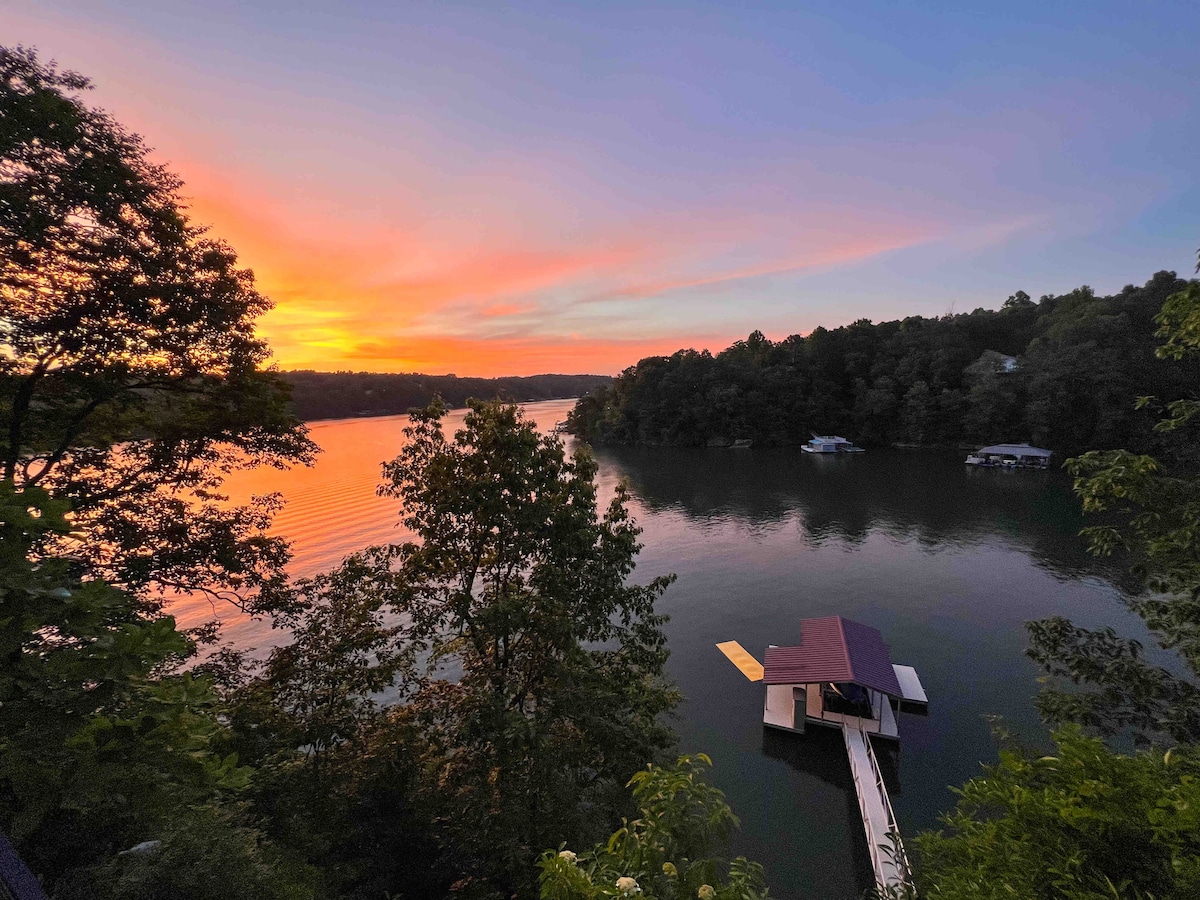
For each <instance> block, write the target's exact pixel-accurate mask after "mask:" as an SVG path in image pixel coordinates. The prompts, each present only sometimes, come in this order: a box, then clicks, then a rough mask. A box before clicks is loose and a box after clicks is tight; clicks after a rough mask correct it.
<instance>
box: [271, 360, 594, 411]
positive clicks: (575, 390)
mask: <svg viewBox="0 0 1200 900" xmlns="http://www.w3.org/2000/svg"><path fill="white" fill-rule="evenodd" d="M282 375H283V379H284V381H286V382H287V383H288V384H290V385H291V387H292V408H293V410H294V411H295V413H296V415H297V416H298V417H299V418H301V419H303V420H305V421H312V420H314V419H343V418H348V417H350V416H390V415H399V414H403V413H406V412H408V411H409V410H410V409H412V408H413V407H415V406H425V405H426V404H427V403H429V401H430V400H432V399H433V397H434V395H435V394H437V395H440V396H441V398H442V399H443V400H444V401H445V402H446V404H447V405H448V406H450V407H462V406H466V404H467V398H468V397H476V398H479V399H483V400H491V399H495V398H500V399H502V400H510V401H516V402H518V403H520V402H522V401H526V400H561V399H564V398H567V397H582V396H583V395H584V394H586V393H587V392H588V391H591V390H594V389H596V388H598V387H603V386H607V385H609V384H611V383H612V378H610V377H609V376H607V375H530V376H528V377H524V378H517V377H512V378H458V377H456V376H454V375H421V374H418V373H411V374H396V375H392V374H377V373H374V372H312V371H301V372H284V373H282Z"/></svg>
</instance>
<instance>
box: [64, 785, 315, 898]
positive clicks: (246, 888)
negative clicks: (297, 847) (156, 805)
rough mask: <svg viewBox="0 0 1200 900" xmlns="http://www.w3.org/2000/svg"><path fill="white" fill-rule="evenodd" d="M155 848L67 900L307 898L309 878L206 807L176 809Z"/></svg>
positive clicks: (67, 892)
mask: <svg viewBox="0 0 1200 900" xmlns="http://www.w3.org/2000/svg"><path fill="white" fill-rule="evenodd" d="M157 834H158V835H159V836H158V837H157V838H156V840H157V841H159V844H158V845H156V846H154V847H153V848H152V849H147V850H146V851H144V852H124V853H121V854H120V855H118V856H115V857H111V858H110V859H108V860H106V861H105V862H104V863H103V864H102V865H100V866H97V867H96V868H95V869H94V870H92V871H89V872H87V873H86V875H85V876H84V877H77V878H75V879H73V880H72V881H71V882H70V883H68V884H67V885H65V886H64V890H63V892H62V893H63V894H64V896H69V897H71V898H73V900H181V898H186V900H309V898H312V896H313V889H312V882H313V881H314V880H315V873H314V872H312V871H311V870H310V869H308V867H306V866H305V865H303V864H302V863H299V862H297V861H296V860H294V859H289V858H287V857H284V856H282V855H281V854H280V853H279V852H278V850H277V849H276V848H275V847H273V846H271V845H269V844H265V843H264V842H263V840H262V837H261V835H260V834H259V833H258V832H256V831H254V830H252V829H250V828H246V827H244V826H241V825H239V824H238V823H237V822H236V820H234V819H232V818H229V817H227V816H224V815H223V814H222V813H220V812H219V811H217V810H215V809H213V808H212V807H207V806H206V807H198V808H194V809H184V810H180V811H179V812H178V813H177V814H176V815H174V816H172V817H171V819H170V820H169V821H168V822H166V823H165V824H164V827H163V829H162V830H161V831H160V832H157Z"/></svg>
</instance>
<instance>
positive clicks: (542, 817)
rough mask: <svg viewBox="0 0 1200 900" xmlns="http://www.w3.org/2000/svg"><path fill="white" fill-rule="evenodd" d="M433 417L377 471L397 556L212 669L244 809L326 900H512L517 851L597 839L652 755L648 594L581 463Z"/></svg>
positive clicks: (653, 653) (659, 704)
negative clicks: (267, 650) (398, 504)
mask: <svg viewBox="0 0 1200 900" xmlns="http://www.w3.org/2000/svg"><path fill="white" fill-rule="evenodd" d="M443 412H444V410H443V407H442V406H441V405H440V403H435V404H434V405H432V406H431V407H429V408H428V409H426V410H424V411H421V412H418V413H415V414H414V415H413V417H412V424H411V425H410V427H409V428H408V429H407V432H406V436H407V439H408V440H407V443H406V444H405V446H404V449H403V450H402V451H401V453H400V455H399V456H398V457H397V458H396V459H395V460H393V461H392V462H390V463H388V464H386V465H385V467H384V472H385V477H386V481H385V483H384V485H383V487H382V488H381V493H385V494H389V495H392V496H397V497H399V498H400V499H402V500H403V501H404V524H405V525H406V526H407V527H408V528H409V529H411V530H412V531H413V532H415V534H416V540H414V541H413V542H412V543H408V544H404V545H399V546H390V547H379V548H373V549H371V550H368V551H365V552H363V553H361V554H356V555H354V556H352V557H350V558H349V559H347V560H346V561H345V563H344V564H343V565H342V566H341V567H340V568H339V569H338V570H336V571H334V572H332V573H329V574H328V575H324V576H321V577H319V578H316V579H312V580H310V581H307V582H302V583H300V584H299V585H298V586H297V587H296V590H295V591H294V594H293V600H292V602H291V603H289V604H288V605H287V606H286V607H284V608H283V609H282V610H281V611H280V612H279V613H278V614H277V615H276V623H277V624H278V625H280V626H282V627H286V628H287V629H289V630H290V631H291V633H292V635H293V640H292V641H291V642H290V643H289V644H287V645H285V646H283V647H281V648H279V649H277V650H275V651H273V652H272V653H271V655H270V657H269V659H268V660H267V662H266V664H265V665H264V666H263V667H262V668H261V669H260V670H259V671H256V672H252V673H250V677H246V673H245V672H242V673H241V674H240V675H239V674H238V672H237V668H238V667H237V665H236V662H237V661H236V660H234V661H233V662H234V663H235V665H234V666H233V667H232V674H231V667H230V666H224V667H219V668H222V669H223V672H224V674H223V675H222V682H223V683H225V684H228V685H229V686H230V689H231V691H232V693H231V695H230V697H231V703H232V705H233V709H232V713H231V724H232V729H233V736H232V738H231V743H230V745H229V746H230V747H231V748H232V749H236V750H237V751H238V752H239V753H240V754H242V755H243V756H244V757H245V758H246V759H248V760H250V761H252V762H253V763H254V764H255V765H256V767H257V768H258V774H257V776H256V779H255V783H254V785H253V786H252V790H251V792H250V794H251V797H252V802H253V808H254V810H255V812H256V813H257V814H258V815H259V816H260V817H261V818H262V820H263V821H265V822H267V823H268V826H267V827H268V828H269V829H270V833H271V835H272V837H273V838H274V839H275V840H276V841H278V842H279V843H280V844H282V845H284V846H287V847H289V848H291V849H292V850H293V851H295V852H296V853H298V854H300V855H302V856H303V858H304V859H306V860H307V861H308V862H309V863H311V864H312V865H313V866H314V867H316V868H317V869H319V870H320V871H321V872H322V879H323V883H324V885H325V890H327V892H328V893H330V894H331V895H336V896H342V897H363V898H368V897H370V898H377V897H378V896H380V895H381V894H382V893H383V892H385V891H386V892H390V893H391V894H392V895H396V894H397V892H399V895H402V896H420V897H427V896H438V895H446V894H453V895H454V896H456V897H461V898H492V897H496V898H499V897H512V896H532V895H533V894H534V893H535V892H536V884H535V877H536V873H535V867H534V863H535V861H536V859H537V855H538V853H539V852H540V850H541V849H542V848H543V847H546V846H552V845H555V844H558V843H560V842H562V841H572V842H575V843H581V842H584V841H588V842H590V841H594V840H596V839H597V838H598V837H600V836H601V835H603V834H606V833H608V832H609V831H610V830H611V829H612V827H614V826H615V825H616V824H617V823H618V822H619V821H620V818H621V816H622V814H624V813H626V812H628V808H629V807H628V803H629V801H628V796H627V794H626V793H625V791H624V790H623V786H624V785H625V784H626V782H627V781H628V780H629V778H630V776H631V775H632V774H633V773H634V772H636V771H637V770H638V769H639V768H641V767H642V766H644V765H645V763H646V761H647V760H648V759H655V758H657V756H658V755H659V754H660V753H661V752H662V750H663V749H664V748H665V747H667V746H668V745H669V744H670V742H671V740H672V736H671V732H670V730H669V728H667V727H666V725H665V724H663V722H662V721H660V719H661V716H662V714H663V713H665V712H667V711H668V710H669V709H670V708H671V706H672V705H673V704H674V702H675V699H676V694H675V692H674V691H673V690H672V689H671V688H670V687H669V686H668V685H667V684H666V683H665V681H664V679H663V666H664V664H665V661H666V656H667V651H666V645H665V639H664V637H663V634H662V630H661V626H662V623H663V621H664V619H663V617H662V616H660V615H658V614H657V613H656V612H655V610H654V604H655V601H656V599H657V598H658V596H659V595H660V594H661V593H662V591H663V590H665V588H666V587H667V585H668V584H669V583H670V581H671V579H670V578H655V579H652V580H650V581H649V583H647V584H633V583H628V581H629V578H630V576H631V575H632V573H633V570H634V561H635V558H636V555H637V552H638V550H639V545H638V542H637V536H638V528H637V527H636V525H635V524H634V523H633V522H632V521H631V520H630V518H629V514H628V510H627V509H626V504H625V493H624V490H623V489H622V490H618V492H617V494H616V496H615V497H614V498H613V500H612V502H611V503H610V504H609V505H608V506H607V508H606V509H604V510H601V509H600V507H599V505H598V500H597V489H596V484H595V475H596V464H595V462H594V461H593V460H592V459H591V457H590V456H589V455H588V454H587V453H584V452H581V453H578V454H576V455H575V456H573V457H568V456H567V455H566V453H565V452H564V449H563V445H562V443H561V442H560V441H559V440H558V439H557V438H554V437H544V436H542V435H540V434H539V433H538V432H537V430H536V429H535V428H534V427H533V425H532V424H531V423H529V422H527V421H526V420H525V419H524V418H523V417H522V415H521V413H520V411H519V410H518V409H517V408H516V407H514V406H507V405H504V404H501V403H494V402H493V403H481V402H475V401H472V404H471V410H470V412H469V413H468V414H467V416H466V418H465V421H464V424H463V427H462V429H461V430H460V431H459V432H458V433H456V434H454V435H452V436H447V435H446V434H445V433H444V432H443V428H442V416H443Z"/></svg>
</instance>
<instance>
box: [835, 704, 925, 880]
mask: <svg viewBox="0 0 1200 900" xmlns="http://www.w3.org/2000/svg"><path fill="white" fill-rule="evenodd" d="M842 737H843V739H844V740H845V742H846V756H847V757H848V759H849V760H850V774H851V775H853V776H854V790H855V792H856V793H857V794H858V809H859V812H861V813H862V820H863V830H864V831H865V832H866V834H867V849H868V850H869V851H870V854H871V868H872V869H873V870H874V872H875V883H876V885H878V886H879V889H880V890H881V891H884V890H888V889H899V890H903V889H904V888H905V887H908V888H909V889H911V874H910V873H911V871H912V870H911V869H910V868H909V865H908V857H907V856H906V855H905V853H904V845H903V844H901V843H900V828H899V826H898V825H897V824H896V814H895V813H894V812H893V811H892V801H891V800H890V799H889V798H888V792H887V786H886V785H884V783H883V774H882V773H881V772H880V771H879V761H878V760H876V759H875V751H874V750H873V749H871V740H870V738H868V737H867V735H866V733H865V732H864V731H863V729H862V723H861V722H860V721H859V722H856V721H854V720H850V719H847V720H845V721H843V722H842Z"/></svg>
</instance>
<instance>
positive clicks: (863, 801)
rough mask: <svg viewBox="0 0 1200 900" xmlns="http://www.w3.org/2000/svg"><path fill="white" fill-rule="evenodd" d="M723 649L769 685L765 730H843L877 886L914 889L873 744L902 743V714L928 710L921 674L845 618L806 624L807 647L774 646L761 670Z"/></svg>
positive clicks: (731, 644)
mask: <svg viewBox="0 0 1200 900" xmlns="http://www.w3.org/2000/svg"><path fill="white" fill-rule="evenodd" d="M717 647H718V649H720V651H721V652H722V653H724V654H725V656H726V657H728V658H729V660H730V661H731V662H733V664H734V665H736V666H737V667H738V669H739V670H741V672H742V673H743V674H744V675H745V676H746V677H747V678H748V679H750V680H751V681H759V680H761V681H762V682H763V683H764V684H765V685H766V689H767V691H766V701H765V704H764V707H763V724H764V725H766V726H769V727H771V728H778V729H782V730H784V731H791V732H798V733H802V732H803V731H804V730H805V727H806V725H809V724H812V725H822V726H826V727H833V728H840V729H841V732H842V738H843V740H844V742H845V745H846V757H847V760H848V761H849V764H850V774H851V775H852V777H853V779H854V788H855V792H856V794H857V795H858V808H859V812H860V813H861V814H862V823H863V831H864V832H865V834H866V838H867V848H868V850H869V852H870V856H871V867H872V869H873V870H874V875H875V882H876V884H877V885H878V886H879V888H880V889H882V890H888V889H896V888H900V887H902V886H905V885H908V884H910V881H909V878H910V875H909V872H910V869H909V865H908V860H907V858H906V857H905V855H904V845H903V844H902V843H901V841H900V829H899V826H898V825H897V824H896V815H895V813H894V812H893V810H892V803H891V799H890V798H889V797H888V792H887V787H886V785H885V784H884V781H883V776H882V774H881V773H880V769H879V762H878V760H876V758H875V751H874V749H873V748H872V747H871V740H870V738H871V737H876V738H885V739H888V740H892V741H894V740H898V739H899V729H898V725H897V713H898V712H899V711H900V710H903V709H905V708H906V706H907V707H911V708H914V709H925V708H926V707H927V705H928V702H929V700H928V697H927V696H926V694H925V688H924V687H923V686H922V684H921V679H920V678H918V677H917V673H916V670H915V669H913V668H912V667H911V666H899V665H895V664H894V663H893V662H892V661H891V657H890V655H889V654H888V649H887V645H886V644H884V642H883V636H882V635H881V634H880V633H879V632H878V631H877V630H876V629H874V628H871V627H870V626H869V625H863V624H861V623H859V622H852V621H850V620H849V619H843V618H842V617H841V616H825V617H823V618H818V619H803V620H802V621H801V622H800V644H799V645H798V646H795V647H775V646H772V647H768V648H767V652H766V658H765V660H764V662H763V664H762V665H759V664H758V662H757V660H755V659H754V657H753V656H751V655H750V654H749V653H748V652H746V650H745V649H743V648H742V646H741V645H740V644H738V643H737V642H736V641H726V642H724V643H722V644H718V645H717ZM893 702H894V703H895V704H896V707H895V709H893V707H892V704H893Z"/></svg>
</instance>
